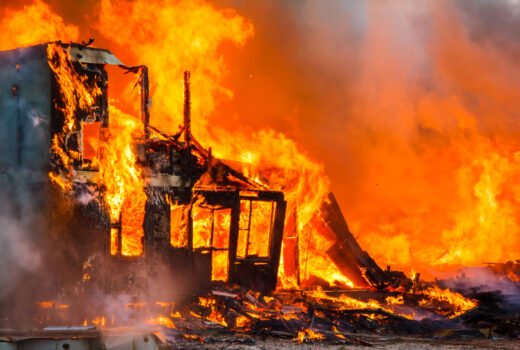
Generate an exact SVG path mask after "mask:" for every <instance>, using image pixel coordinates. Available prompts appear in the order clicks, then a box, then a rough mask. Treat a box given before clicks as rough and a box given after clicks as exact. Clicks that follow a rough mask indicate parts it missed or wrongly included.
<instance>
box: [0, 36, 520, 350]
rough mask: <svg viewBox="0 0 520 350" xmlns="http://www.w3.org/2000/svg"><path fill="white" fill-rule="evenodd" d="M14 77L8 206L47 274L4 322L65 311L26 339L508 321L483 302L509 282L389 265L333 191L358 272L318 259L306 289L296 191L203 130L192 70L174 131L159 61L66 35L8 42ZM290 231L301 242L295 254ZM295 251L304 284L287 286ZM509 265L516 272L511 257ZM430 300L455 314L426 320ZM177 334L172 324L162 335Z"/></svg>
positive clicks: (335, 253) (338, 231)
mask: <svg viewBox="0 0 520 350" xmlns="http://www.w3.org/2000/svg"><path fill="white" fill-rule="evenodd" d="M109 68H115V69H121V70H122V71H123V72H125V74H128V75H130V76H133V78H134V79H135V82H136V83H135V87H134V89H137V90H138V91H139V97H140V101H137V102H138V105H139V118H133V117H131V116H129V115H128V114H126V113H125V112H123V111H121V110H118V109H117V108H115V107H114V106H113V105H112V103H111V101H110V99H109V97H108V87H109V82H110V81H111V80H110V77H109V73H108V71H109ZM0 76H1V77H2V80H1V83H0V86H1V89H2V91H3V92H2V94H1V95H0V117H1V123H2V128H0V133H1V134H0V150H1V151H2V152H0V174H1V176H0V181H1V182H2V185H1V186H0V191H1V192H0V196H1V198H0V200H1V205H2V210H3V212H4V213H10V215H12V216H13V218H16V221H17V222H19V223H20V224H19V226H20V227H19V229H21V230H23V231H24V232H31V235H32V236H31V239H32V240H33V241H34V242H35V244H36V245H37V246H38V250H39V251H41V253H42V254H43V255H42V259H41V260H42V263H41V264H42V265H43V266H41V268H40V269H39V270H38V271H39V273H38V274H30V273H27V274H25V275H23V276H20V278H22V279H24V280H25V281H26V282H24V283H23V288H15V289H13V290H12V291H10V294H8V295H7V296H6V297H5V298H4V299H3V300H6V301H7V302H1V303H0V315H1V316H2V318H1V320H0V326H2V327H22V326H24V325H27V324H33V323H34V322H36V323H37V324H38V325H43V326H47V325H56V324H60V325H64V326H59V327H56V328H53V327H50V328H49V327H47V328H44V329H43V330H41V331H39V332H32V333H31V332H21V333H20V334H17V335H16V337H18V338H19V339H20V341H21V342H23V341H25V340H31V339H36V338H38V339H40V338H48V337H54V339H55V340H56V342H55V344H56V345H58V344H59V345H60V346H63V348H66V347H65V344H68V343H66V341H69V340H68V339H69V338H70V337H72V336H74V337H76V338H78V339H80V340H81V341H83V342H85V343H88V344H89V345H88V346H90V348H96V347H99V346H101V345H100V344H102V343H103V340H102V338H103V337H104V335H103V334H102V333H101V332H100V331H99V329H98V328H95V327H94V328H93V327H92V324H94V325H96V326H99V327H101V328H104V327H105V326H117V325H128V324H139V325H143V324H146V325H161V327H163V333H164V335H168V336H170V337H171V339H174V342H175V341H177V342H178V340H179V339H183V340H184V341H188V342H189V341H194V342H201V341H202V342H203V341H205V339H206V340H207V339H208V336H207V335H206V334H205V333H204V332H205V331H206V330H207V329H208V328H212V327H213V328H217V329H218V330H219V331H221V332H223V333H226V334H229V333H231V334H236V333H240V334H247V335H253V336H261V337H266V336H272V335H275V336H279V337H287V338H290V339H292V340H294V341H295V342H300V343H301V342H319V341H327V340H329V341H336V342H339V343H341V344H361V345H367V344H369V342H368V341H367V340H363V339H360V338H359V337H357V336H355V335H353V334H354V333H356V332H358V331H360V330H362V331H367V332H375V330H380V329H382V328H384V329H386V330H387V332H388V333H392V334H408V335H409V334H414V335H418V334H419V335H422V336H433V335H434V334H435V332H436V331H439V330H442V329H444V328H446V327H448V326H450V327H457V326H460V325H461V324H463V323H464V322H466V325H468V326H471V327H473V328H476V327H477V326H480V325H482V324H480V323H479V322H481V321H483V320H488V319H493V320H496V319H500V317H498V316H497V317H495V316H496V315H493V316H490V315H489V313H490V311H491V310H494V308H493V307H489V308H487V309H486V308H484V307H480V306H478V301H477V300H481V299H482V300H487V301H488V302H489V300H491V302H492V303H496V304H497V305H498V304H500V303H501V298H500V296H499V295H491V296H489V295H484V296H483V295H474V299H467V298H464V297H463V296H462V295H460V294H458V293H454V292H451V291H449V290H447V289H445V290H443V289H440V288H439V287H438V286H437V285H434V284H428V283H425V282H423V281H421V280H420V278H419V275H418V274H417V275H415V276H414V277H413V278H412V279H409V278H407V277H406V276H405V275H404V274H403V273H402V272H398V271H391V270H390V268H387V269H386V270H382V269H381V268H380V267H379V266H378V265H377V264H376V263H375V261H374V260H373V259H372V258H371V257H370V256H369V254H368V253H367V252H365V251H363V250H362V249H361V247H360V246H359V244H358V243H357V242H356V240H355V238H354V236H353V235H352V234H351V232H350V230H349V228H348V225H347V223H346V221H345V219H344V217H343V215H342V213H341V210H340V208H339V205H338V203H337V202H336V200H335V198H334V195H333V194H332V193H330V194H328V197H327V198H326V200H325V201H323V203H322V204H321V207H320V213H321V216H320V218H321V219H322V221H323V222H321V223H320V225H321V226H323V230H324V232H326V233H327V234H328V236H330V237H332V239H333V241H334V242H335V243H334V244H333V245H332V246H331V247H330V248H328V250H327V251H326V254H327V256H328V257H330V258H331V260H332V261H333V262H334V264H335V266H336V267H337V268H338V269H339V271H340V272H341V274H342V275H343V276H347V277H348V279H347V278H346V277H344V280H343V283H344V284H341V283H340V284H339V288H336V289H331V288H332V286H331V283H330V281H325V280H321V279H320V278H318V277H313V275H312V271H310V273H309V274H308V275H309V276H311V277H309V278H308V280H307V281H306V283H307V285H306V286H309V285H313V286H314V287H317V286H320V287H321V288H314V290H312V291H305V290H304V288H301V287H302V286H303V285H304V281H302V280H301V276H300V271H301V266H300V263H305V268H304V270H305V271H307V265H306V264H307V262H308V261H309V259H312V256H311V257H309V256H308V249H307V256H306V257H305V258H304V257H302V256H300V246H303V245H305V243H303V242H299V241H298V240H299V236H298V229H297V224H296V223H295V222H296V218H295V216H296V213H295V212H288V213H286V209H287V202H286V199H285V196H284V193H283V192H282V191H275V190H272V189H270V188H269V187H268V186H267V185H266V184H263V183H262V182H260V181H258V180H255V179H252V178H249V177H247V176H245V175H244V174H243V173H242V172H241V171H239V170H237V169H239V167H234V166H233V163H232V162H230V161H224V160H220V159H217V158H216V157H214V155H213V154H212V150H211V148H207V149H206V148H205V147H203V146H202V145H201V143H199V142H198V141H197V139H196V137H195V135H193V134H192V131H191V117H192V116H191V108H190V106H191V101H190V98H191V96H190V73H189V72H185V75H184V87H185V92H184V97H185V102H184V116H183V125H182V126H180V127H179V131H178V132H177V133H176V134H173V135H170V134H166V133H164V132H163V131H161V130H160V129H158V128H156V127H154V126H153V125H152V124H151V123H150V107H151V96H150V92H149V76H148V69H147V67H146V66H133V67H129V66H125V65H124V64H123V63H122V62H121V61H120V60H119V59H118V58H117V57H115V56H114V55H113V54H111V53H110V52H109V51H106V50H102V49H95V48H91V47H89V46H88V44H74V43H70V44H63V43H61V42H53V43H47V44H42V45H37V46H32V47H27V48H20V49H16V50H11V51H6V52H0ZM152 79H153V78H152ZM311 238H312V237H311V235H310V234H309V238H308V239H309V240H310V239H311ZM282 242H283V244H286V245H287V246H289V245H291V246H292V248H293V249H292V250H291V249H288V247H287V246H286V249H284V250H283V252H282ZM308 245H309V242H307V246H308ZM289 248H290V247H289ZM282 261H283V262H284V265H283V267H284V274H285V275H286V276H287V275H292V276H294V277H295V280H296V281H297V282H296V287H297V288H296V290H294V289H293V290H290V291H287V290H285V291H283V290H282V291H280V290H279V291H278V292H275V290H276V289H277V286H278V287H279V286H280V280H279V276H280V267H281V262H282ZM495 268H496V269H497V270H501V269H502V270H507V271H508V273H509V272H510V270H512V269H515V271H516V265H514V266H513V265H511V264H509V265H507V269H506V268H505V267H504V268H502V267H500V266H498V265H496V266H495ZM306 275H307V274H306ZM340 282H341V281H340ZM347 282H348V283H347ZM354 286H356V287H358V288H357V289H356V288H353V287H354ZM347 287H350V288H347ZM342 288H343V289H345V288H347V289H349V290H342ZM279 289H282V288H279ZM479 298H480V299H479ZM114 304H115V305H118V307H119V309H118V310H115V311H114V310H113V305H114ZM495 309H496V308H495ZM416 312H418V313H420V314H421V318H422V317H425V318H428V317H431V318H438V317H442V321H438V322H433V321H432V322H431V323H428V322H419V321H417V320H414V317H415V313H416ZM515 312H516V311H515ZM515 315H516V314H514V315H513V316H514V317H516V316H515ZM513 316H512V318H511V319H508V320H509V321H510V325H512V326H511V327H509V328H508V327H502V328H500V329H499V328H493V327H491V326H490V325H489V324H487V325H485V327H484V328H485V329H487V332H488V333H487V336H491V334H492V332H493V331H497V330H498V329H499V331H501V332H502V333H500V334H508V335H511V336H514V334H516V333H515V332H516V330H515V327H517V325H518V322H517V319H516V318H514V317H513ZM493 317H495V318H493ZM69 324H78V325H83V326H81V327H67V326H65V325H69ZM197 327H199V328H200V329H197V330H196V331H193V330H194V329H196V328H197ZM403 327H404V328H403ZM403 329H404V330H405V331H404V330H403ZM142 332H143V331H142V330H139V329H136V330H134V331H133V333H132V334H133V335H132V337H130V339H131V342H136V341H137V340H136V339H138V338H139V342H145V340H144V339H149V338H148V335H144V334H148V333H146V332H148V331H146V330H145V331H144V333H142ZM0 333H1V332H0ZM116 333H117V332H116ZM455 333H456V332H455ZM450 334H451V333H450ZM479 334H480V333H479ZM482 334H483V333H482ZM2 335H4V336H6V337H11V336H13V333H12V332H11V331H9V332H5V334H4V333H2ZM107 336H108V335H107ZM112 336H114V335H112ZM134 336H135V337H134ZM115 337H118V335H115ZM9 339H11V338H9ZM171 339H170V340H168V339H166V338H164V339H163V338H161V337H160V336H158V335H156V336H155V338H154V342H157V343H161V344H169V343H171V342H172V341H171ZM175 339H177V340H175ZM146 342H148V340H146ZM1 344H2V342H0V345H1ZM52 344H54V343H52ZM184 345H185V344H184ZM184 345H182V346H184ZM68 346H70V345H68ZM143 346H144V345H143ZM0 348H1V346H0Z"/></svg>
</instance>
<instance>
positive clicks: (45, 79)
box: [0, 45, 52, 182]
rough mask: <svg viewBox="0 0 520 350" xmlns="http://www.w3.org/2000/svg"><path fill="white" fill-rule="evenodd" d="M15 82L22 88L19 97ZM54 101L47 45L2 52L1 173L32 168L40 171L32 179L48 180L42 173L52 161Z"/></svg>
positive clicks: (0, 74) (0, 108)
mask: <svg viewBox="0 0 520 350" xmlns="http://www.w3.org/2000/svg"><path fill="white" fill-rule="evenodd" d="M17 64H19V65H20V69H19V70H17V69H16V65H17ZM14 85H15V86H17V87H18V89H19V94H18V98H16V99H15V98H13V94H12V87H13V86H14ZM51 103H52V100H51V72H50V68H49V66H48V64H47V54H46V45H39V46H33V47H29V48H22V49H17V50H12V51H5V52H0V173H3V172H5V171H6V170H9V172H13V171H14V172H15V173H17V172H24V173H25V171H24V170H29V171H31V172H37V173H33V174H31V175H30V176H29V179H28V180H30V182H41V181H44V180H45V179H44V178H43V177H42V176H41V175H44V174H46V172H47V168H48V164H49V146H50V130H49V127H50V118H51ZM17 170H18V171H17Z"/></svg>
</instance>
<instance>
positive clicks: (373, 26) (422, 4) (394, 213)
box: [0, 0, 520, 266]
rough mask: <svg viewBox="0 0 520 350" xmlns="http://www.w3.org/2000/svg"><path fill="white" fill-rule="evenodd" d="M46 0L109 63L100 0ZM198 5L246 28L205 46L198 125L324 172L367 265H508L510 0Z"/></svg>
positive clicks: (515, 8) (512, 192)
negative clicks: (217, 76) (217, 83)
mask: <svg viewBox="0 0 520 350" xmlns="http://www.w3.org/2000/svg"><path fill="white" fill-rule="evenodd" d="M24 3H32V1H20V2H19V3H16V4H8V6H9V7H10V8H14V9H21V8H22V7H23V4H24ZM47 3H49V4H50V6H51V8H52V9H53V11H54V12H56V13H57V14H58V15H60V16H61V17H63V19H64V20H65V22H67V23H71V24H75V25H77V26H79V27H80V29H81V30H80V39H81V40H85V41H86V40H87V39H88V38H90V37H93V38H95V39H96V45H97V46H99V47H106V48H108V49H110V50H111V51H112V52H114V53H115V54H116V55H118V50H121V48H122V46H119V47H118V45H123V44H122V43H121V42H119V44H114V42H116V43H117V42H118V40H117V39H113V40H110V37H113V38H115V37H118V33H117V32H114V33H110V34H108V35H107V33H103V34H102V33H100V32H99V30H98V29H99V26H96V25H93V23H95V22H97V20H98V18H97V12H98V9H99V2H98V0H85V1H78V2H71V1H65V0H48V1H47ZM166 3H175V1H166ZM212 3H213V4H214V6H215V7H216V8H218V9H225V8H234V9H235V10H236V12H237V13H238V14H239V15H241V16H242V17H243V18H245V19H246V20H248V21H250V22H251V23H252V24H253V26H254V35H253V36H252V37H249V38H248V39H247V40H245V43H244V44H243V46H242V47H237V45H234V44H231V43H227V42H224V43H223V44H222V45H221V46H220V48H219V50H221V52H222V53H223V55H224V56H223V58H224V62H225V67H226V69H225V70H226V72H227V75H226V76H225V78H224V80H223V81H222V84H223V86H224V87H225V88H227V89H229V91H232V92H233V98H231V99H229V98H221V99H219V100H218V102H219V103H218V104H217V105H216V110H215V112H214V113H212V114H211V115H210V116H209V117H208V126H209V127H211V128H213V127H217V126H218V127H222V128H226V129H228V130H235V129H240V130H241V131H242V132H244V130H245V131H246V132H247V131H248V130H249V131H250V132H251V133H253V132H254V131H255V130H260V129H271V128H272V129H274V130H276V131H278V132H283V133H284V134H285V135H287V136H288V137H290V138H292V139H294V140H296V141H297V143H298V144H299V146H300V148H301V149H302V150H303V151H304V152H306V153H307V154H308V155H309V156H310V157H312V158H313V159H315V160H317V161H319V162H321V163H323V165H324V168H325V172H326V174H327V175H328V177H329V178H330V180H331V189H332V191H333V192H334V193H335V194H336V197H337V198H338V200H339V202H340V205H341V207H342V209H343V210H344V214H345V217H346V218H347V221H348V222H349V224H350V225H351V228H352V230H353V232H354V234H355V235H356V236H357V237H358V239H359V241H360V243H361V245H362V246H363V247H364V248H365V249H366V250H368V251H369V253H370V254H372V255H373V256H374V257H375V258H376V260H377V261H378V262H379V263H381V264H384V263H392V264H398V265H405V266H410V265H414V264H419V263H431V262H434V261H439V262H443V263H453V264H458V263H464V264H478V263H480V262H483V260H505V259H512V258H513V257H514V255H515V250H516V251H518V249H517V248H518V247H520V239H519V238H517V237H516V236H518V234H517V233H518V228H519V226H518V219H520V212H519V211H518V209H517V206H518V203H520V187H518V185H517V184H516V183H518V181H517V180H518V179H519V178H520V153H518V154H517V153H516V152H517V151H518V150H519V145H520V142H518V136H519V135H520V125H519V123H518V120H519V119H518V118H519V113H520V93H519V92H518V91H519V89H518V88H517V84H518V82H519V81H520V68H519V66H518V64H517V61H518V58H519V57H520V51H519V49H520V45H519V43H520V21H519V19H520V17H519V16H520V4H519V3H518V1H513V0H487V1H486V0H481V1H470V0H467V1H462V0H460V1H442V0H441V1H437V0H431V1H418V0H415V1H411V0H410V1H405V0H403V1H385V0H379V1H377V0H374V1H361V0H360V1H345V0H283V1H282V0H262V1H248V0H213V1H212ZM0 14H2V13H1V12H0ZM148 25H150V23H148ZM152 27H153V23H152ZM95 28H98V29H95ZM168 49H171V48H169V47H165V50H168ZM136 56H138V54H135V52H134V59H136V60H137V57H136ZM125 63H126V64H128V65H136V64H139V63H140V62H126V61H125ZM153 79H154V77H153V76H152V77H151V80H152V81H153ZM193 98H194V99H197V96H196V94H194V96H193ZM154 108H160V107H154ZM152 112H153V111H152ZM194 118H196V116H194ZM212 123H214V125H215V126H213V125H212ZM490 247H492V248H491V249H490ZM512 247H514V248H516V249H512ZM469 250H471V251H472V252H473V253H472V254H469V255H468V251H469Z"/></svg>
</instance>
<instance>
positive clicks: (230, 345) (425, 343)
mask: <svg viewBox="0 0 520 350" xmlns="http://www.w3.org/2000/svg"><path fill="white" fill-rule="evenodd" d="M357 337H358V338H359V339H362V340H364V341H367V342H370V343H371V344H373V346H363V345H346V344H341V343H340V342H338V343H330V342H329V343H320V342H317V343H306V344H299V343H296V342H294V341H292V340H290V339H276V338H267V339H265V340H263V339H260V338H252V337H245V336H244V337H235V338H234V339H233V338H231V337H230V338H227V337H224V338H213V339H209V340H207V342H205V343H201V342H198V341H180V342H178V343H177V344H175V345H174V346H173V349H208V350H217V349H219V350H224V349H226V350H239V349H244V350H256V349H258V350H293V349H294V350H304V349H305V350H314V349H335V350H336V349H337V350H343V349H345V350H346V349H391V350H401V349H402V350H404V349H411V350H423V349H454V350H455V349H456V350H459V349H493V350H495V349H496V350H499V349H504V350H510V349H511V350H512V349H520V340H505V339H498V340H492V339H469V340H432V339H419V338H402V337H378V336H372V335H367V336H360V335H357ZM237 338H238V339H237Z"/></svg>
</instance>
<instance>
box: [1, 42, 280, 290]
mask: <svg viewBox="0 0 520 350" xmlns="http://www.w3.org/2000/svg"><path fill="white" fill-rule="evenodd" d="M1 61H2V62H1V66H2V71H3V74H5V80H4V82H5V84H4V85H5V87H7V85H9V87H8V88H9V96H4V98H5V99H4V100H3V101H2V102H3V103H2V111H1V113H2V115H3V116H6V119H5V125H4V128H2V129H3V130H4V131H5V136H6V137H3V138H2V149H3V151H4V152H3V159H2V163H3V164H4V169H5V173H4V174H5V177H4V181H6V183H8V185H6V186H4V189H5V190H6V191H11V192H12V194H11V197H10V198H11V199H12V201H13V203H14V206H15V207H17V208H18V207H20V208H21V207H23V206H24V205H25V202H26V200H27V198H24V197H23V196H30V198H31V203H32V205H34V206H36V207H38V208H52V209H51V211H56V212H57V215H59V216H60V218H59V220H57V221H53V220H52V218H51V222H50V223H49V229H50V232H49V233H48V234H49V235H50V236H54V237H68V238H70V240H68V242H67V246H68V248H67V250H71V251H73V252H74V253H73V254H70V255H68V256H67V257H62V258H64V259H65V260H64V261H59V259H58V261H56V266H59V269H57V270H58V271H57V273H58V274H59V275H60V277H59V278H58V279H57V283H58V285H59V287H57V288H58V289H59V290H63V289H67V288H69V287H70V286H73V285H75V283H77V282H78V281H76V282H74V281H73V279H74V278H76V279H78V280H79V281H81V283H83V284H84V286H83V287H84V288H85V290H88V289H89V288H94V285H95V287H96V288H102V289H103V290H105V291H110V292H122V291H124V292H131V293H132V294H136V295H145V294H146V293H147V291H148V290H147V286H148V285H149V284H148V283H149V281H151V280H153V279H154V278H160V279H161V281H162V286H163V288H161V292H160V294H161V297H162V298H168V297H169V298H171V297H173V296H175V295H178V294H179V293H192V292H193V291H196V290H199V289H202V290H204V289H205V288H207V287H208V285H209V283H210V282H211V281H224V282H229V283H239V284H242V285H245V286H249V287H253V286H256V288H258V289H260V290H264V291H272V290H273V289H274V288H275V287H276V277H277V272H278V265H279V257H280V248H281V240H282V236H283V229H284V220H285V206H286V202H285V200H284V195H283V193H281V192H279V191H270V190H269V189H268V188H266V187H265V186H262V185H260V184H258V183H255V182H254V181H251V180H250V179H248V178H246V177H245V176H243V175H242V174H241V173H239V172H238V171H235V170H233V169H232V168H230V167H229V166H227V165H225V164H224V163H222V162H221V161H219V160H218V159H215V158H214V157H212V154H211V149H210V150H209V151H208V150H206V149H204V148H203V147H202V146H201V145H200V144H199V143H198V142H197V140H196V139H195V138H194V137H193V136H192V135H191V130H190V115H189V114H190V100H189V85H188V84H189V73H186V107H185V108H186V110H185V125H184V126H183V128H182V129H181V130H180V132H179V133H178V134H177V135H171V136H170V135H166V134H164V133H162V132H161V131H159V130H158V129H156V128H154V127H153V126H151V125H149V110H148V109H149V104H150V102H149V96H148V75H147V74H148V73H147V69H146V67H133V68H132V67H124V66H123V64H122V63H121V62H120V61H119V60H118V59H117V58H116V57H115V56H114V55H112V54H111V53H110V52H108V51H105V50H100V49H94V48H90V47H86V46H84V45H83V46H82V45H80V44H67V45H65V44H61V43H49V44H43V45H38V46H33V47H28V48H22V49H17V50H12V51H8V52H3V53H2V57H1ZM105 65H116V66H120V67H122V69H126V70H127V71H128V72H131V73H133V74H136V75H137V77H138V78H137V79H138V82H139V84H140V89H141V102H142V104H141V105H142V123H141V125H142V126H143V129H142V130H140V131H141V136H140V137H138V138H132V137H129V138H126V139H124V140H123V141H126V142H128V143H127V144H123V145H122V149H121V148H120V149H117V150H110V149H108V148H109V147H112V146H113V145H112V144H110V141H108V139H109V137H110V136H109V135H108V134H109V130H108V126H109V124H110V123H111V122H112V120H111V118H110V117H109V116H111V110H110V108H109V101H108V98H107V88H108V82H109V77H108V74H107V72H106V70H105V69H104V66H105ZM4 102H5V103H4ZM134 122H137V121H134ZM133 131H136V130H133ZM93 136H94V137H97V138H98V139H97V140H96V141H97V142H98V145H99V147H98V148H97V149H94V148H92V146H91V145H89V144H87V141H86V138H87V137H93ZM120 146H121V145H120ZM120 151H123V152H124V151H127V152H131V155H130V156H131V157H133V156H134V155H135V158H132V161H131V163H132V164H130V165H129V167H131V166H135V168H134V169H132V170H135V171H137V170H136V169H138V168H139V170H138V171H139V174H138V175H136V174H133V173H131V171H128V169H116V168H114V167H115V165H114V164H110V165H107V164H108V161H107V159H109V160H110V159H111V158H110V157H111V155H110V152H120ZM107 154H108V155H107ZM124 156H125V155H124V154H123V155H122V154H115V155H114V157H124ZM103 162H105V163H103ZM118 172H119V173H118ZM127 172H128V173H130V176H133V175H135V178H136V177H142V178H141V179H135V178H134V179H133V180H135V181H136V183H137V185H138V186H142V187H141V188H137V189H134V191H135V193H138V195H135V196H133V197H130V196H129V193H128V192H127V193H125V195H126V196H127V198H124V199H123V201H125V202H124V207H125V209H122V206H123V203H122V202H118V201H119V200H122V198H120V197H117V195H118V193H110V191H111V190H112V191H113V190H114V189H115V190H116V191H117V189H118V187H117V186H118V185H121V186H123V185H127V186H128V185H129V182H126V183H123V181H124V180H121V179H120V178H121V177H124V176H125V175H124V174H125V173H127ZM49 178H50V179H51V180H52V183H53V185H52V186H50V185H49V181H48V179H49ZM10 180H12V181H15V183H9V181H10ZM111 181H112V182H111ZM117 181H120V183H117V184H115V185H114V184H113V182H117ZM20 188H23V189H24V191H19V190H18V189H20ZM132 194H133V193H132ZM82 196H87V197H89V196H92V198H94V197H95V199H96V200H89V199H87V200H82V199H81V197H82ZM64 197H68V198H69V200H70V201H68V202H67V203H68V204H67V206H68V205H70V207H68V208H63V207H60V204H59V202H62V203H63V202H64ZM92 198H90V199H92ZM143 198H144V199H143ZM78 199H79V201H78ZM134 200H135V201H136V202H135V203H130V202H131V201H134ZM82 202H83V204H82ZM114 203H116V204H114ZM117 205H119V206H118V207H117V208H116V207H115V206H117ZM61 206H63V204H62V205H61ZM33 210H35V211H38V210H39V209H35V208H34V207H33ZM116 211H117V212H116ZM20 215H23V213H22V212H21V213H20ZM66 218H70V221H67V219H66ZM58 221H62V222H65V221H66V222H67V223H66V224H64V225H61V227H56V225H53V222H54V223H56V222H58ZM46 234H47V233H46ZM41 238H42V239H44V237H41ZM72 256H74V257H73V258H72ZM113 271H118V272H117V273H115V274H114V273H112V272H113ZM168 280H171V281H172V284H171V285H170V288H168V287H167V286H168V285H169V284H168V282H167V281H168ZM87 285H91V286H87ZM83 287H82V288H83Z"/></svg>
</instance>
